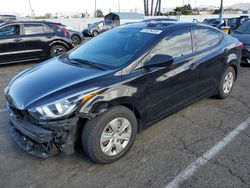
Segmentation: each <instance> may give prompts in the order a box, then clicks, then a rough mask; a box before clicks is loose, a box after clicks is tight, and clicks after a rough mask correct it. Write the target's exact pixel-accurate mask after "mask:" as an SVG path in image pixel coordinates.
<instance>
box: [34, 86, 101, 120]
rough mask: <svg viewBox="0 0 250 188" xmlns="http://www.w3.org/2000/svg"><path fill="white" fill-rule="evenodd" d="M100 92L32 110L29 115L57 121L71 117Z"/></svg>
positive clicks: (80, 95) (73, 97)
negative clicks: (79, 107) (57, 119)
mask: <svg viewBox="0 0 250 188" xmlns="http://www.w3.org/2000/svg"><path fill="white" fill-rule="evenodd" d="M98 92H99V90H96V91H92V92H90V93H87V94H78V95H74V96H71V97H68V98H64V99H61V100H58V101H55V102H53V103H49V104H46V105H43V106H39V107H36V108H32V109H30V110H29V113H30V114H31V115H32V116H33V117H35V118H36V119H56V118H60V117H63V116H66V115H70V114H71V113H72V112H74V110H75V109H76V108H77V107H78V106H79V105H81V104H83V103H85V102H86V101H88V100H89V99H91V98H92V97H94V96H95V95H96V94H97V93H98Z"/></svg>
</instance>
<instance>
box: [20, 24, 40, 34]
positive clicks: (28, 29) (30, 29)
mask: <svg viewBox="0 0 250 188" xmlns="http://www.w3.org/2000/svg"><path fill="white" fill-rule="evenodd" d="M24 33H25V35H34V34H42V33H44V31H43V25H42V24H24Z"/></svg>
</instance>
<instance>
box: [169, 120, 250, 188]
mask: <svg viewBox="0 0 250 188" xmlns="http://www.w3.org/2000/svg"><path fill="white" fill-rule="evenodd" d="M249 125H250V117H249V118H248V119H247V120H246V121H244V122H243V123H241V124H240V125H239V126H238V127H236V128H235V129H234V130H233V131H232V132H230V133H229V134H228V135H227V136H226V137H224V138H223V139H222V140H221V141H220V142H219V143H217V144H216V145H214V146H213V147H212V148H211V149H210V150H208V151H207V152H206V153H205V154H203V155H202V156H201V157H199V158H198V159H196V161H194V162H193V163H191V164H190V165H189V166H188V167H187V168H186V169H185V170H184V171H182V172H181V173H180V174H179V175H178V176H176V177H175V178H174V179H173V181H171V182H170V183H169V184H168V185H167V186H166V188H177V187H179V185H180V184H181V183H182V182H183V181H184V180H187V179H188V178H190V177H191V176H192V175H193V174H194V173H195V172H196V171H197V170H198V169H199V168H200V167H201V166H203V165H205V164H206V163H207V162H208V161H209V160H210V159H212V158H213V157H214V156H215V155H216V154H217V153H219V152H220V151H221V150H222V149H223V148H224V147H225V146H226V145H228V144H229V143H230V142H231V141H232V140H234V139H235V137H236V136H237V135H238V134H240V133H241V132H242V131H244V130H246V129H247V128H248V126H249Z"/></svg>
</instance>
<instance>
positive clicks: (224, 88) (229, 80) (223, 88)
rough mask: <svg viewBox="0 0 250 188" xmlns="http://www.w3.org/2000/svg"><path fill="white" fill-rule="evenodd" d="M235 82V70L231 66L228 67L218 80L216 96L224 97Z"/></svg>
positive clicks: (230, 91) (228, 93)
mask: <svg viewBox="0 0 250 188" xmlns="http://www.w3.org/2000/svg"><path fill="white" fill-rule="evenodd" d="M234 82H235V70H234V68H233V67H228V68H227V70H226V71H225V72H224V74H223V76H222V79H221V81H220V87H219V93H218V95H217V97H218V98H220V99H224V98H226V97H228V96H229V95H230V94H231V93H232V89H233V86H234Z"/></svg>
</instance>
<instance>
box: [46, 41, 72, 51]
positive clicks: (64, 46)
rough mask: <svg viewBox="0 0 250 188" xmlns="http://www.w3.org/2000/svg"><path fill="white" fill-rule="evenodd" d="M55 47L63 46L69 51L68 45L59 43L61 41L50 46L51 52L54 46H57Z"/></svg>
mask: <svg viewBox="0 0 250 188" xmlns="http://www.w3.org/2000/svg"><path fill="white" fill-rule="evenodd" d="M55 45H61V46H63V47H64V48H66V49H67V50H69V47H68V46H67V45H66V44H64V43H62V42H59V41H55V42H53V43H51V45H50V47H49V50H50V49H51V48H52V47H53V46H55Z"/></svg>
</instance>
